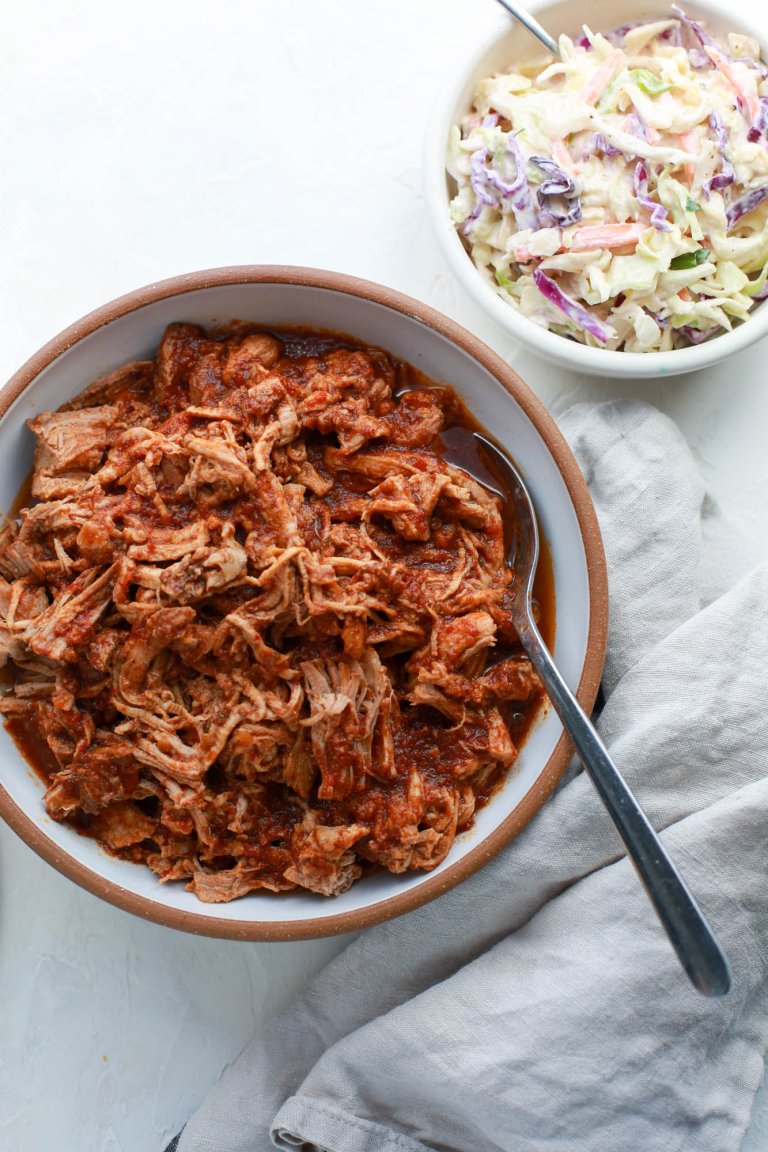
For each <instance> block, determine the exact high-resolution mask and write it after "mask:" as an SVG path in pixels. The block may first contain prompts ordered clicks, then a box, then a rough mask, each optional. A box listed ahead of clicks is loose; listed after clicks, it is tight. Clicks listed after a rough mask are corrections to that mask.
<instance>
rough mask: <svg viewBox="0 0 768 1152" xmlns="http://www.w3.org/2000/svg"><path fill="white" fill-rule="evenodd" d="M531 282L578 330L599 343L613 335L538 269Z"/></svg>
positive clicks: (611, 331) (606, 340)
mask: <svg viewBox="0 0 768 1152" xmlns="http://www.w3.org/2000/svg"><path fill="white" fill-rule="evenodd" d="M533 280H534V283H535V285H536V287H537V288H538V290H539V292H541V294H542V296H544V297H546V299H547V300H549V302H550V303H551V304H554V305H555V307H556V308H559V309H560V311H561V312H563V313H564V314H565V315H566V316H567V317H568V319H569V320H572V321H573V323H574V324H578V326H579V328H583V329H584V331H585V332H589V333H591V335H592V336H594V337H595V339H596V340H600V341H601V343H603V344H607V343H608V341H609V340H610V339H611V337H612V336H613V335H614V332H613V330H612V329H611V328H609V327H608V326H607V325H605V324H603V323H602V322H601V321H600V320H598V319H597V317H596V316H593V315H592V314H591V313H590V312H588V311H587V310H586V308H582V306H581V304H577V303H576V301H575V300H572V299H571V297H570V296H566V294H565V292H563V290H562V289H561V288H560V287H559V286H558V285H557V284H556V283H555V281H554V280H552V279H551V278H550V277H549V276H546V275H545V274H544V273H543V272H542V271H541V269H540V268H537V269H536V270H535V271H534V273H533Z"/></svg>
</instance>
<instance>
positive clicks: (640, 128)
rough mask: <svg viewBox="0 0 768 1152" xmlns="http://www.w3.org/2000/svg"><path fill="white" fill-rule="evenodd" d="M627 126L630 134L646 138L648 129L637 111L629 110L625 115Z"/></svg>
mask: <svg viewBox="0 0 768 1152" xmlns="http://www.w3.org/2000/svg"><path fill="white" fill-rule="evenodd" d="M627 128H628V130H629V132H630V134H631V135H632V136H637V138H638V140H647V139H648V129H647V127H646V125H645V120H643V118H642V116H641V115H640V113H639V112H631V113H630V114H629V116H627Z"/></svg>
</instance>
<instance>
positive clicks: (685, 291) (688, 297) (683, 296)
mask: <svg viewBox="0 0 768 1152" xmlns="http://www.w3.org/2000/svg"><path fill="white" fill-rule="evenodd" d="M678 296H679V297H680V299H681V300H693V296H691V294H690V292H689V291H688V289H687V288H681V289H680V291H679V292H678Z"/></svg>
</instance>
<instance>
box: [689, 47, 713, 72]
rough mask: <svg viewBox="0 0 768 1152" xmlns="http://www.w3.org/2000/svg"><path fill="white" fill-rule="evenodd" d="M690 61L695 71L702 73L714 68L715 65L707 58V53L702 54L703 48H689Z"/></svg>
mask: <svg viewBox="0 0 768 1152" xmlns="http://www.w3.org/2000/svg"><path fill="white" fill-rule="evenodd" d="M688 59H689V60H690V63H691V68H693V69H694V71H697V72H700V71H702V69H704V68H714V64H713V63H712V61H711V60H710V58H709V56H707V54H706V52H702V50H701V48H689V49H688Z"/></svg>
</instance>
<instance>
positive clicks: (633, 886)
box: [178, 402, 768, 1152]
mask: <svg viewBox="0 0 768 1152" xmlns="http://www.w3.org/2000/svg"><path fill="white" fill-rule="evenodd" d="M561 427H562V429H563V431H564V433H565V435H566V437H567V438H568V440H569V442H570V444H571V446H572V448H573V450H574V452H575V454H576V456H577V458H578V460H579V463H580V465H581V468H582V469H583V471H584V474H585V476H586V478H587V481H588V484H589V488H590V491H591V494H592V498H593V500H594V502H595V506H596V508H597V513H598V517H599V519H600V524H601V527H602V531H603V536H604V543H605V549H606V554H607V559H608V570H609V582H610V612H611V614H610V621H611V622H610V633H609V641H608V653H607V659H606V665H605V675H604V681H603V689H604V695H605V698H606V703H605V707H604V708H603V711H602V713H601V716H600V721H599V727H600V731H601V733H602V736H603V739H604V740H605V742H606V744H607V745H608V747H609V749H610V750H611V753H612V755H613V756H614V758H615V760H616V762H617V764H618V765H619V767H620V768H621V770H622V771H623V772H624V774H625V775H626V777H627V779H628V780H629V782H630V784H631V786H632V787H633V788H634V790H635V791H636V793H637V795H638V797H639V799H640V800H641V802H642V804H643V805H644V807H645V810H646V812H647V813H648V815H649V817H650V819H651V820H652V821H653V823H654V824H655V826H656V827H657V828H658V829H660V830H663V839H664V842H665V844H666V846H667V848H668V849H669V851H670V853H671V854H672V857H673V859H674V860H675V861H676V862H677V863H678V865H679V867H680V869H681V871H682V873H683V875H684V876H685V878H686V880H687V881H688V883H689V885H690V886H691V888H692V890H693V892H694V893H695V894H696V896H697V897H698V899H699V900H700V902H701V904H702V906H703V908H704V910H705V912H706V914H707V915H708V917H709V918H710V920H711V922H712V924H713V926H714V928H715V930H716V932H717V934H718V937H719V939H720V941H721V943H722V944H723V946H724V948H725V950H726V952H727V953H728V955H729V958H730V960H731V964H732V967H733V972H734V987H733V990H732V992H731V994H730V995H729V996H728V997H727V998H726V999H724V1000H720V1001H711V1000H705V999H703V998H702V997H701V996H699V995H698V994H697V993H696V992H695V991H694V990H693V989H692V988H691V986H690V985H689V984H688V981H687V980H686V978H685V976H684V975H683V973H682V971H681V969H680V967H679V965H678V962H677V960H676V958H675V956H674V953H673V952H672V949H671V947H670V945H669V943H668V942H667V940H666V937H665V936H664V934H663V932H662V930H661V928H660V927H659V925H658V923H657V921H656V919H655V917H654V914H653V912H652V910H651V907H650V905H649V903H648V901H647V899H646V897H645V894H644V892H643V890H642V888H641V886H640V884H639V882H638V880H637V878H636V876H635V873H634V871H633V869H632V867H631V865H630V864H629V863H628V862H627V860H626V858H625V857H624V855H623V851H622V846H621V844H620V842H619V840H618V838H617V836H616V834H615V833H614V831H613V828H612V826H611V824H610V821H609V820H608V817H607V816H606V814H605V812H604V811H603V809H602V807H601V805H600V802H599V800H598V799H597V796H596V794H595V792H594V790H593V788H592V785H591V784H590V782H589V780H588V779H587V778H586V776H585V775H583V774H581V773H579V774H577V775H574V776H573V777H572V778H570V779H569V780H568V782H567V783H566V784H564V785H563V786H562V787H561V788H560V790H559V791H558V792H557V793H556V795H555V796H554V797H553V798H552V799H551V800H550V801H549V802H548V803H547V804H545V805H544V807H543V808H542V810H541V811H540V812H539V814H538V815H537V816H536V817H535V819H534V820H533V821H532V822H531V824H530V825H529V826H528V827H527V828H526V829H525V831H524V832H522V833H521V835H520V836H518V837H517V838H516V839H515V840H514V841H513V842H512V843H511V844H510V845H509V846H508V847H507V849H506V850H504V851H503V852H502V853H501V854H500V855H499V856H498V857H497V858H496V859H495V860H494V861H492V862H491V863H490V864H489V865H488V866H486V867H485V868H484V869H483V870H482V871H481V872H479V873H477V874H476V875H475V876H473V877H471V878H470V879H469V880H467V881H466V882H465V883H463V884H461V885H459V887H457V888H455V889H454V890H453V891H451V892H449V893H447V894H446V895H445V896H443V897H441V898H440V899H439V900H436V901H435V902H433V903H432V904H430V905H428V906H427V907H425V908H421V909H418V910H416V911H414V912H412V913H410V914H409V915H407V916H404V917H402V918H400V919H398V920H395V921H393V922H391V923H388V924H383V925H380V926H379V927H376V928H373V929H371V930H369V931H367V932H365V933H363V934H362V935H360V936H359V937H358V938H357V939H356V940H355V941H354V942H353V943H352V944H351V945H350V946H349V947H348V948H347V949H346V950H345V951H344V952H343V953H342V954H341V955H340V956H339V957H337V958H336V959H335V960H334V961H333V962H332V963H331V964H329V965H328V966H327V967H326V968H325V969H324V971H322V972H321V973H320V975H319V976H318V977H317V978H316V979H315V980H313V982H312V983H311V984H310V986H309V987H308V988H307V990H306V991H305V992H304V993H303V994H302V995H301V997H300V998H299V999H298V1000H297V1001H296V1002H295V1004H294V1005H293V1006H292V1007H291V1008H290V1009H289V1010H288V1011H287V1012H285V1013H283V1014H282V1015H280V1016H279V1017H277V1018H275V1019H274V1020H273V1021H272V1022H271V1024H269V1025H268V1026H267V1027H266V1028H265V1030H264V1031H263V1032H262V1033H261V1034H260V1035H258V1036H257V1037H256V1038H255V1039H254V1040H253V1042H252V1043H251V1044H250V1045H249V1046H248V1047H247V1048H246V1049H245V1051H244V1052H243V1053H242V1055H241V1056H240V1057H239V1059H238V1060H237V1061H236V1062H235V1063H234V1064H233V1065H232V1066H231V1067H230V1068H229V1069H228V1070H227V1072H226V1073H225V1074H224V1076H223V1077H222V1079H221V1081H220V1082H219V1083H218V1084H217V1085H216V1087H215V1088H214V1089H213V1090H212V1091H211V1093H210V1094H209V1096H208V1098H207V1099H206V1100H205V1101H204V1102H203V1104H202V1106H201V1107H200V1109H199V1111H198V1112H197V1113H196V1114H195V1115H194V1116H193V1117H192V1118H191V1119H190V1121H189V1123H188V1124H187V1126H186V1127H185V1129H184V1131H183V1133H182V1134H181V1137H180V1139H179V1141H178V1152H267V1150H268V1149H270V1148H274V1147H277V1148H280V1149H286V1150H287V1149H294V1150H295V1149H297V1148H300V1149H304V1150H305V1152H313V1150H316V1149H317V1150H324V1152H434V1150H439V1152H566V1150H567V1152H581V1150H584V1152H603V1150H604V1152H623V1150H626V1152H638V1149H643V1150H644V1152H676V1150H684V1152H689V1150H693V1152H696V1150H701V1152H736V1150H737V1149H738V1148H739V1147H740V1145H741V1142H742V1138H743V1135H744V1132H745V1130H746V1128H747V1125H748V1123H749V1118H750V1112H751V1107H752V1101H753V1097H754V1093H755V1091H756V1089H757V1087H758V1085H759V1084H760V1081H761V1079H762V1075H763V1059H764V1054H765V1049H766V1044H767V1043H768V984H767V983H766V974H767V973H766V969H767V968H768V946H767V944H766V942H767V941H768V885H767V884H766V876H767V875H768V707H766V668H767V667H768V614H767V613H766V604H767V603H768V565H767V564H765V563H761V564H758V563H757V561H758V556H757V555H756V554H755V553H754V552H753V551H752V550H750V549H749V548H748V547H747V546H746V545H745V544H744V543H743V541H741V540H740V539H739V538H738V537H737V536H736V534H735V533H733V532H732V531H731V530H730V529H728V528H727V526H726V525H725V524H724V522H723V520H722V517H721V516H720V514H719V512H718V510H717V508H716V506H715V505H714V503H713V501H712V500H711V498H710V497H709V496H708V494H707V492H706V490H705V486H704V483H703V481H702V478H701V476H700V474H699V472H698V470H697V468H696V466H695V463H694V461H693V458H692V456H691V454H690V452H689V451H688V449H687V447H686V446H685V443H684V441H683V439H682V437H681V435H680V433H679V432H678V430H677V429H676V428H675V426H674V425H673V424H672V423H671V422H670V421H669V420H668V419H667V418H666V417H664V416H662V415H661V414H660V413H659V412H657V411H655V410H654V409H652V408H650V407H648V406H647V405H644V404H640V403H634V402H633V403H627V402H614V403H609V404H603V405H599V406H597V407H592V406H587V405H579V406H578V407H576V408H574V409H571V410H570V411H569V412H568V413H566V415H565V416H564V417H563V419H562V421H561Z"/></svg>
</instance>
